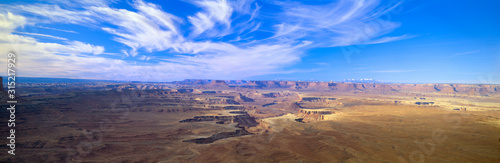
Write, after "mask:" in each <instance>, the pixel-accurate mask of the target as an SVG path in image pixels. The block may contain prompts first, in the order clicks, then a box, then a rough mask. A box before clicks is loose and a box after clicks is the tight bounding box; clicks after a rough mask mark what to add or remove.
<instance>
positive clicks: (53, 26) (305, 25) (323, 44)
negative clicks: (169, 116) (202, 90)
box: [0, 0, 500, 84]
mask: <svg viewBox="0 0 500 163" xmlns="http://www.w3.org/2000/svg"><path fill="white" fill-rule="evenodd" d="M498 6H500V2H498V1H495V0H483V1H479V2H470V1H456V0H455V1H452V0H435V1H411V0H408V1H397V0H387V1H377V0H338V1H322V0H318V1H272V0H262V1H259V0H234V1H226V0H181V1H175V0H168V1H164V0H161V1H160V0H158V1H146V0H135V1H133V0H127V1H125V0H98V1H91V0H82V1H74V2H67V1H63V0H53V1H48V2H47V1H36V0H31V1H2V2H0V53H2V54H7V53H8V52H9V51H15V52H16V53H17V54H18V66H17V68H18V76H24V77H57V78H82V79H112V80H139V81H173V80H182V79H188V78H189V79H192V78H195V79H245V80H318V81H339V80H343V79H375V80H380V81H385V82H403V83H484V84H500V71H499V70H500V66H499V65H500V57H499V56H500V30H498V29H500V11H498V10H497V9H496V7H498ZM0 66H2V67H6V60H1V61H0ZM0 74H1V75H5V73H0Z"/></svg>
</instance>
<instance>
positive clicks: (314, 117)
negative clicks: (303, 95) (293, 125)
mask: <svg viewBox="0 0 500 163" xmlns="http://www.w3.org/2000/svg"><path fill="white" fill-rule="evenodd" d="M333 114H335V111H333V110H329V109H300V110H299V112H298V113H297V117H300V118H302V119H301V120H300V122H311V121H322V120H331V119H333V118H332V116H331V115H333Z"/></svg>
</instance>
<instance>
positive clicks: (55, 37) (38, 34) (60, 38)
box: [14, 32, 68, 40]
mask: <svg viewBox="0 0 500 163" xmlns="http://www.w3.org/2000/svg"><path fill="white" fill-rule="evenodd" d="M14 33H18V34H23V35H32V36H40V37H46V38H51V39H56V40H68V39H66V38H62V37H57V36H52V35H46V34H40V33H29V32H14Z"/></svg>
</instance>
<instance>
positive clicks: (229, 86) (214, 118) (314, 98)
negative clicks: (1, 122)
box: [0, 80, 500, 162]
mask: <svg viewBox="0 0 500 163" xmlns="http://www.w3.org/2000/svg"><path fill="white" fill-rule="evenodd" d="M87 86H88V85H87ZM87 86H85V85H84V86H83V87H87ZM75 87H77V86H75ZM78 87H82V86H78ZM100 87H102V88H103V89H102V90H99V89H98V90H96V89H94V87H93V89H92V90H85V89H80V88H79V89H77V90H78V91H67V92H65V93H52V94H51V93H45V94H44V95H32V94H30V93H28V92H26V93H25V94H24V95H23V94H21V95H20V96H21V97H20V99H21V100H20V104H19V108H20V109H19V113H18V114H17V115H18V119H16V120H17V123H16V124H17V125H18V126H16V136H17V139H16V141H17V143H16V145H17V148H16V153H18V154H17V155H16V156H15V157H12V156H8V155H4V154H2V156H1V158H0V161H1V162H5V161H8V162H37V161H34V160H39V161H43V162H103V161H104V162H499V161H500V86H499V85H467V84H383V83H375V84H370V83H342V82H292V81H218V80H185V81H180V82H172V83H112V84H101V85H100ZM45 91H48V89H46V90H45ZM42 92H43V91H42ZM2 116H3V117H5V116H8V115H7V113H6V112H2ZM1 132H2V133H5V132H7V130H6V128H2V131H1ZM1 148H2V149H3V150H7V148H8V147H7V146H2V147H1Z"/></svg>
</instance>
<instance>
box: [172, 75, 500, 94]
mask: <svg viewBox="0 0 500 163" xmlns="http://www.w3.org/2000/svg"><path fill="white" fill-rule="evenodd" d="M174 83H176V84H187V85H202V86H201V87H203V88H214V89H216V88H217V89H227V88H232V87H242V88H255V89H273V88H282V89H290V90H314V91H340V92H365V93H436V94H452V95H467V96H470V95H475V96H495V95H497V96H500V85H483V84H395V83H390V84H389V83H352V82H307V81H223V80H193V79H190V80H184V81H182V82H174ZM227 83H230V84H227Z"/></svg>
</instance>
